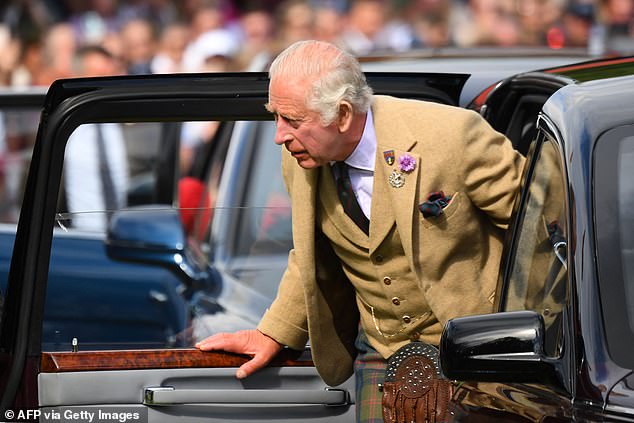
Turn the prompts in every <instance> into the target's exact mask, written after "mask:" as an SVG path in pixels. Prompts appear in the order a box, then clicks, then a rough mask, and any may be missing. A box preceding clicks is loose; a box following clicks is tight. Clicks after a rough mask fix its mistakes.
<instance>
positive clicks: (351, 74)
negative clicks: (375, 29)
mask: <svg viewBox="0 0 634 423" xmlns="http://www.w3.org/2000/svg"><path fill="white" fill-rule="evenodd" d="M269 77H270V78H271V79H274V78H276V77H283V78H290V79H291V80H293V81H295V80H297V81H306V80H308V81H313V82H312V84H311V86H310V88H309V92H308V95H307V96H306V107H307V108H308V109H309V110H313V111H315V112H317V113H319V115H320V116H321V121H322V124H324V125H329V124H331V123H333V122H334V121H335V119H336V118H337V115H338V113H339V105H340V104H341V102H342V101H347V102H349V103H350V104H352V108H353V110H354V111H355V112H358V113H366V112H367V111H368V109H369V108H370V106H371V105H372V88H370V87H369V86H368V83H367V81H366V79H365V75H364V74H363V71H362V70H361V65H360V64H359V62H358V61H357V59H356V58H354V57H353V56H352V55H350V54H349V53H347V52H345V51H342V50H340V49H339V48H337V47H335V46H334V45H333V44H330V43H326V42H323V41H314V40H308V41H298V42H296V43H294V44H292V45H291V46H290V47H288V48H286V49H285V50H284V51H283V52H281V53H280V54H279V55H278V56H277V57H276V58H275V60H274V61H273V63H272V64H271V66H270V68H269Z"/></svg>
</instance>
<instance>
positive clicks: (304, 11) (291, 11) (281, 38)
mask: <svg viewBox="0 0 634 423" xmlns="http://www.w3.org/2000/svg"><path fill="white" fill-rule="evenodd" d="M314 24H315V14H314V10H313V8H312V6H311V4H310V3H309V2H308V1H305V0H286V1H284V2H283V3H280V5H279V6H278V7H277V9H276V15H275V28H276V30H277V33H276V39H275V42H274V47H273V55H274V56H275V55H277V53H279V52H280V51H282V50H284V49H285V48H286V47H288V46H289V45H291V44H293V43H294V42H296V41H300V40H308V39H311V38H313V37H314Z"/></svg>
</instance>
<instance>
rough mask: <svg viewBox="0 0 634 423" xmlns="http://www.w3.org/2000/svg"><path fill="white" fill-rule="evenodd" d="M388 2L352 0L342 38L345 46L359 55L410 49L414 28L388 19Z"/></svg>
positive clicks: (342, 43)
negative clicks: (412, 29)
mask: <svg viewBox="0 0 634 423" xmlns="http://www.w3.org/2000/svg"><path fill="white" fill-rule="evenodd" d="M389 5H390V3H388V2H386V1H384V0H353V2H352V4H351V6H350V11H349V12H348V16H347V21H346V25H345V29H344V30H343V33H342V35H341V39H340V44H341V45H342V46H343V48H344V49H346V50H348V51H349V52H351V53H352V54H354V55H357V56H363V55H367V54H370V53H376V52H382V53H385V52H390V51H406V50H408V49H410V48H411V46H412V44H413V34H412V31H411V29H410V28H409V27H408V26H407V25H404V24H403V23H401V22H398V21H390V20H389V16H390V13H391V10H390V8H389Z"/></svg>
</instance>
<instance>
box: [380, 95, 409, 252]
mask: <svg viewBox="0 0 634 423" xmlns="http://www.w3.org/2000/svg"><path fill="white" fill-rule="evenodd" d="M384 101H385V102H386V101H387V100H383V99H382V98H381V97H380V96H379V97H377V98H376V101H375V104H374V106H373V107H372V113H373V117H374V126H375V132H376V137H377V151H376V156H377V157H376V162H375V169H374V172H375V175H374V187H373V192H372V216H371V219H370V254H372V253H373V252H374V251H375V250H376V249H377V248H378V247H379V246H380V245H381V243H382V242H383V241H384V240H385V238H386V237H387V236H388V234H389V233H390V230H391V229H392V226H393V225H394V223H396V225H397V226H398V228H399V235H400V237H401V241H402V244H403V248H404V250H405V253H406V255H407V256H408V257H412V229H413V222H414V219H415V218H416V216H417V211H416V209H415V204H416V200H417V192H418V181H419V176H420V168H421V163H420V156H419V155H418V154H415V153H412V152H411V150H412V149H413V148H414V146H415V145H416V143H417V141H416V138H415V137H414V136H413V135H412V134H411V132H410V131H409V130H408V128H407V126H406V125H404V124H403V123H402V122H401V120H400V119H399V116H398V115H395V114H388V113H386V111H385V108H384V106H383V105H384V104H385V103H384ZM391 151H393V153H394V162H393V163H392V164H390V163H388V161H387V160H386V159H385V157H384V154H383V153H384V152H391ZM405 153H407V154H409V155H410V156H412V157H413V158H414V160H416V168H415V169H414V170H413V171H411V172H408V173H406V172H403V171H401V170H400V169H399V164H398V158H399V157H401V156H402V155H403V154H405ZM392 172H399V173H401V175H402V176H403V178H404V184H403V186H401V187H398V188H397V187H396V186H394V185H392V184H390V175H391V174H392Z"/></svg>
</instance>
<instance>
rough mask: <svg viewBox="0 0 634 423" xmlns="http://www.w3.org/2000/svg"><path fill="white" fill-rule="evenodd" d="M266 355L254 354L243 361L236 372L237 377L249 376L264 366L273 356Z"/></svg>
mask: <svg viewBox="0 0 634 423" xmlns="http://www.w3.org/2000/svg"><path fill="white" fill-rule="evenodd" d="M274 356H275V355H273V356H271V357H266V356H265V354H256V355H255V356H254V357H253V358H252V359H251V360H249V361H247V362H246V363H244V364H243V365H242V366H240V368H239V369H238V371H237V372H236V377H237V378H238V379H244V378H245V377H247V376H251V375H252V374H253V373H255V372H257V371H258V370H260V369H261V368H263V367H265V366H266V365H267V364H268V363H269V362H270V361H271V360H272V359H273V357H274Z"/></svg>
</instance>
